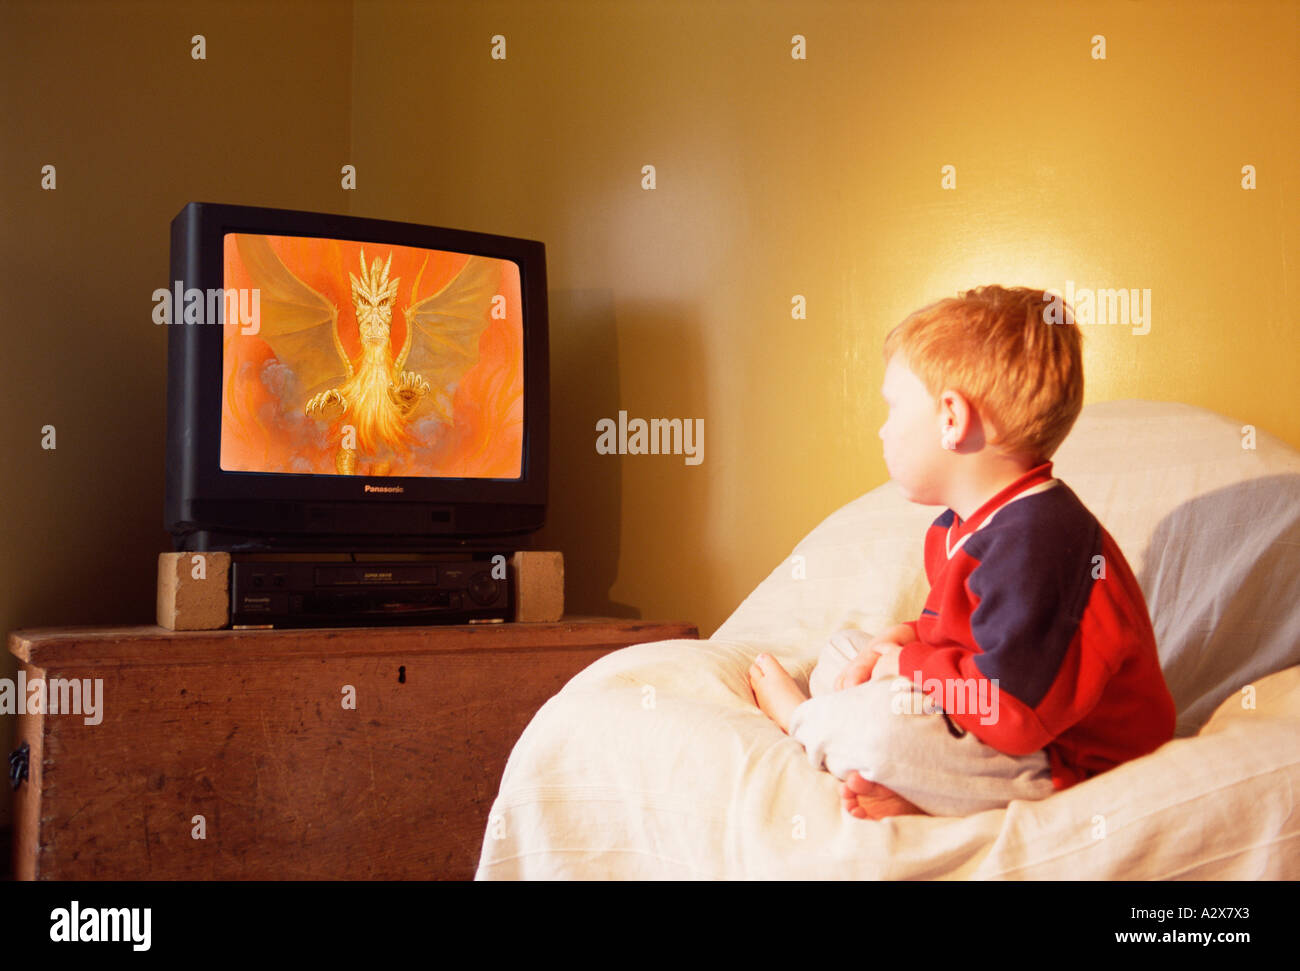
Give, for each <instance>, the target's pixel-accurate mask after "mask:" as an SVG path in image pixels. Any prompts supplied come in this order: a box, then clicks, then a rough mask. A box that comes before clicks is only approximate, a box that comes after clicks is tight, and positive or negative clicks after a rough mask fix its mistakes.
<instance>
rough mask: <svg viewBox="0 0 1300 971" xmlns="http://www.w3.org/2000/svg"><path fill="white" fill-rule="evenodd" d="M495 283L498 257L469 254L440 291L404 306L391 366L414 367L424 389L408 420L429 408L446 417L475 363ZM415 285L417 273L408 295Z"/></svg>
mask: <svg viewBox="0 0 1300 971" xmlns="http://www.w3.org/2000/svg"><path fill="white" fill-rule="evenodd" d="M423 272H424V270H423V268H422V269H421V270H420V273H421V274H422V273H423ZM500 282H501V266H500V263H499V262H498V261H496V260H490V259H487V258H485V257H482V256H471V257H470V258H469V259H468V260H467V261H466V262H465V265H464V266H463V267H461V269H460V272H459V273H457V274H456V275H455V276H454V277H452V278H451V279H450V280H449V281H447V284H446V285H445V286H444V287H443V288H442V289H441V290H439V291H438V292H437V293H434V294H432V295H430V296H428V297H425V298H424V299H422V300H420V301H419V302H415V303H412V304H411V305H410V306H409V307H407V308H406V341H405V343H404V346H403V347H402V353H401V354H400V355H399V356H398V358H397V370H398V372H401V371H402V370H403V369H406V370H409V371H414V372H415V373H416V374H418V375H420V376H421V377H422V378H424V379H425V380H426V381H428V382H429V387H430V393H429V394H428V395H426V396H425V397H424V399H423V401H421V403H420V404H419V406H417V408H416V409H415V411H414V412H413V413H412V415H411V417H412V419H417V418H419V417H421V415H422V414H423V413H426V412H430V411H432V412H436V413H437V414H438V416H439V417H440V418H442V419H443V420H445V421H450V419H451V414H450V410H451V394H452V392H453V391H454V390H455V387H456V384H457V383H458V382H459V381H460V379H461V378H462V377H463V376H464V374H465V372H466V371H468V370H469V369H470V368H471V367H473V366H474V365H475V364H476V363H478V341H479V337H480V336H481V335H482V334H483V331H484V330H486V329H487V325H488V310H489V309H490V308H491V306H492V298H493V297H495V296H496V295H497V292H498V288H499V285H500ZM418 285H419V276H418V275H417V277H416V283H415V284H414V285H413V286H412V288H411V291H412V296H414V292H415V287H416V286H418Z"/></svg>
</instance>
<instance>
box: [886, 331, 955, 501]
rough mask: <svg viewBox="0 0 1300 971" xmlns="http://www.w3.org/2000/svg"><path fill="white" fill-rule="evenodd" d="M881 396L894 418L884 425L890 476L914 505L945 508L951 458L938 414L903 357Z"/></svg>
mask: <svg viewBox="0 0 1300 971" xmlns="http://www.w3.org/2000/svg"><path fill="white" fill-rule="evenodd" d="M881 394H882V395H883V396H884V399H885V404H887V405H888V406H889V417H888V418H887V419H886V420H885V423H884V424H883V425H881V426H880V440H881V442H883V443H884V448H883V451H884V456H885V467H886V468H887V469H889V477H890V478H891V479H893V480H894V482H895V483H897V485H898V488H899V489H900V491H902V493H903V495H904V496H905V497H906V498H907V499H910V500H911V501H912V502H917V503H920V504H921V505H925V506H936V505H942V504H943V501H944V500H943V499H942V498H941V497H940V490H941V486H942V484H943V482H944V481H945V480H944V469H945V467H946V458H947V455H946V453H945V452H944V449H943V445H942V444H941V434H942V428H941V423H940V417H939V409H938V406H937V405H936V404H935V401H934V399H933V398H932V397H931V396H930V392H929V391H927V390H926V387H925V385H924V384H922V383H921V379H920V378H918V377H917V376H916V375H915V374H913V373H912V371H911V369H910V368H909V367H908V366H907V364H906V363H905V361H904V360H903V356H902V355H901V354H895V355H894V356H893V357H892V358H890V360H889V365H888V366H887V367H886V368H885V380H884V384H883V385H882V386H881Z"/></svg>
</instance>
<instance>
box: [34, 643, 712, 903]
mask: <svg viewBox="0 0 1300 971" xmlns="http://www.w3.org/2000/svg"><path fill="white" fill-rule="evenodd" d="M696 636H698V634H697V631H696V629H695V628H694V627H693V626H691V625H689V624H684V623H649V622H641V621H620V620H607V619H589V620H583V619H573V620H564V621H560V622H558V623H553V624H501V625H481V626H464V627H415V628H391V627H390V628H365V629H355V628H353V629H342V628H339V629H331V630H294V631H231V630H219V631H194V632H175V631H168V630H164V629H163V628H160V627H134V628H116V629H102V628H101V629H92V628H72V629H64V630H27V631H17V632H15V633H13V634H11V635H10V651H11V652H12V653H14V654H15V655H17V657H18V658H19V659H20V661H21V662H22V663H21V672H20V678H23V679H25V681H26V685H25V686H21V685H16V686H15V687H25V694H24V696H23V698H24V699H25V701H26V702H27V704H26V706H24V707H27V708H32V707H37V708H40V709H41V710H39V711H35V712H32V711H30V710H28V711H24V712H23V713H21V714H19V718H18V728H17V731H16V733H15V736H14V738H15V745H17V746H18V747H19V749H20V750H22V747H23V745H26V746H27V748H26V765H25V768H26V779H25V780H24V781H22V782H21V784H20V785H19V787H18V789H17V791H16V794H15V797H14V798H15V803H14V858H13V859H14V875H15V877H16V878H18V879H20V880H21V879H42V880H45V879H51V880H101V879H111V880H156V879H162V880H177V879H269V880H280V879H307V880H314V879H349V880H355V879H399V880H400V879H424V880H427V879H447V878H450V879H470V878H472V877H473V875H474V870H475V867H476V866H477V864H478V857H479V851H480V847H481V845H482V840H483V837H484V834H485V832H486V827H487V817H488V811H489V809H490V807H491V804H492V800H493V799H494V798H495V796H496V793H497V787H498V784H499V783H500V780H501V774H502V772H503V770H504V769H505V763H506V758H507V757H508V755H509V753H510V750H511V748H512V747H513V745H514V743H515V741H516V740H517V739H518V737H519V735H520V733H521V732H522V731H523V729H524V727H525V726H526V725H527V723H528V721H529V720H530V719H531V718H532V716H533V714H534V713H535V712H536V711H537V709H538V708H539V707H540V706H541V705H542V704H543V703H544V702H545V701H546V700H547V699H548V698H549V697H551V696H552V695H553V694H555V693H556V692H557V691H559V690H560V688H561V687H563V685H564V684H565V682H566V681H568V680H569V678H571V677H572V676H573V675H574V674H576V673H577V672H578V671H580V670H581V669H582V668H584V667H586V666H587V665H588V664H590V663H591V662H593V661H595V660H596V659H597V658H599V657H600V656H602V655H604V654H606V653H608V652H610V651H613V650H616V649H618V648H622V647H626V646H628V645H631V644H636V643H641V642H645V641H656V640H668V639H672V638H695V637H696ZM34 679H41V680H42V681H43V682H44V687H42V688H37V687H35V686H34ZM56 679H57V680H56ZM73 679H75V680H77V681H78V682H80V686H79V687H80V688H82V689H86V690H85V693H84V696H83V697H74V695H78V694H80V692H79V691H73V689H72V685H71V682H72V680H73ZM97 693H98V698H99V703H98V705H96V701H95V698H96V694H97ZM36 695H44V696H46V697H44V700H43V702H42V703H41V704H39V705H38V704H34V703H33V701H32V699H33V697H34V696H36ZM78 705H79V706H80V709H79V713H78V712H76V711H67V709H77V708H78ZM54 708H58V709H59V711H58V713H54V712H53V711H52V709H54ZM96 708H97V711H96V710H95V709H96ZM575 730H580V726H575ZM22 770H23V764H22V758H21V757H20V758H19V759H18V760H17V771H19V772H21V771H22Z"/></svg>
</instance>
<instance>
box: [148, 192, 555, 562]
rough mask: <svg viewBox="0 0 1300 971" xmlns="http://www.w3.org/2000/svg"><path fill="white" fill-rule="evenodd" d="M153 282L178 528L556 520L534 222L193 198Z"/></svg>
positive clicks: (296, 539)
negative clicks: (163, 271) (162, 338)
mask: <svg viewBox="0 0 1300 971" xmlns="http://www.w3.org/2000/svg"><path fill="white" fill-rule="evenodd" d="M154 302H155V309H154V320H155V322H156V323H158V324H165V325H167V328H168V351H167V361H168V364H167V463H166V464H167V467H166V498H165V505H166V512H165V526H166V529H167V530H168V532H170V533H171V535H172V538H173V543H174V546H175V548H176V549H177V550H180V551H189V550H194V551H204V550H228V551H248V552H311V551H332V552H364V551H386V552H387V551H410V552H443V551H455V550H472V549H476V548H477V549H483V548H488V547H494V548H526V545H527V544H526V542H525V539H526V537H527V535H528V534H529V533H532V532H534V531H536V530H537V529H539V528H540V527H541V526H542V524H543V522H544V520H545V515H546V499H547V445H548V417H549V400H548V394H549V383H548V354H547V291H546V256H545V247H544V246H543V244H542V243H540V242H536V241H533V240H526V239H517V238H513V237H507V236H496V235H489V234H485V233H479V232H470V231H465V230H457V229H445V228H438V227H434V226H423V225H416V224H412V223H403V222H392V221H387V220H378V219H367V218H360V217H355V216H342V215H333V214H327V213H313V212H296V211H291V210H282V209H265V208H254V207H249V206H231V205H216V204H210V203H200V202H192V203H190V204H189V205H187V206H185V208H184V209H183V210H181V212H180V214H179V215H177V216H176V218H175V219H174V220H173V221H172V225H171V278H170V286H169V288H168V289H167V290H166V291H163V290H159V291H156V292H155V294H154Z"/></svg>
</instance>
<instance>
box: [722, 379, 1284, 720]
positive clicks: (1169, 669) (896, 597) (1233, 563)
mask: <svg viewBox="0 0 1300 971" xmlns="http://www.w3.org/2000/svg"><path fill="white" fill-rule="evenodd" d="M1244 440H1245V436H1244V435H1243V432H1242V423H1241V422H1237V421H1233V420H1230V419H1228V418H1225V417H1223V416H1221V415H1217V414H1215V413H1213V412H1210V411H1206V410H1204V409H1202V408H1196V407H1193V406H1191V405H1184V404H1177V403H1173V402H1156V401H1133V400H1130V401H1108V402H1099V403H1097V404H1092V405H1088V406H1087V407H1086V408H1084V409H1083V413H1082V414H1081V415H1080V416H1079V420H1078V422H1077V423H1076V424H1075V427H1074V429H1073V430H1072V431H1071V433H1070V436H1069V438H1068V439H1067V440H1066V441H1065V442H1064V444H1062V446H1061V448H1060V450H1059V451H1058V452H1057V453H1056V455H1055V456H1054V457H1053V462H1054V468H1053V472H1054V474H1055V475H1056V476H1057V477H1058V478H1060V479H1061V480H1063V481H1064V482H1065V483H1066V485H1068V486H1069V487H1070V488H1071V489H1073V490H1074V491H1075V493H1076V494H1078V496H1079V498H1080V499H1081V500H1083V502H1084V504H1085V505H1086V506H1087V507H1088V508H1089V509H1090V510H1091V511H1092V512H1093V514H1094V515H1095V516H1096V517H1097V518H1098V519H1099V520H1100V521H1101V524H1102V526H1104V527H1105V528H1106V529H1107V530H1108V531H1109V532H1110V534H1111V535H1112V536H1113V537H1114V538H1115V541H1116V542H1117V543H1118V544H1119V547H1120V549H1121V550H1122V551H1123V553H1124V556H1125V558H1126V559H1127V560H1128V561H1129V564H1130V565H1131V566H1132V567H1133V572H1134V574H1135V575H1136V576H1137V578H1138V582H1139V584H1140V585H1141V587H1142V591H1143V593H1144V595H1145V596H1146V600H1147V607H1148V610H1149V611H1150V613H1151V619H1152V625H1153V627H1154V628H1155V633H1156V644H1157V646H1158V649H1159V651H1160V659H1161V665H1162V667H1163V669H1164V672H1165V680H1166V681H1167V682H1168V684H1169V689H1170V691H1171V692H1172V694H1173V696H1174V702H1175V704H1176V706H1177V709H1178V727H1177V730H1176V732H1177V734H1178V735H1179V736H1186V735H1194V734H1196V732H1197V731H1199V730H1200V727H1201V726H1202V725H1203V724H1204V723H1205V721H1206V720H1208V719H1209V717H1210V715H1211V714H1213V712H1214V710H1215V709H1216V708H1217V707H1218V706H1219V704H1220V703H1221V702H1222V701H1223V700H1224V699H1225V698H1227V697H1228V696H1229V695H1230V694H1232V693H1234V692H1236V691H1238V690H1240V689H1242V688H1243V686H1245V685H1248V684H1250V683H1252V682H1253V681H1254V680H1256V679H1258V678H1261V677H1263V676H1265V675H1268V674H1271V673H1273V672H1275V671H1279V670H1281V669H1282V668H1285V667H1288V666H1290V665H1294V664H1300V453H1298V452H1296V451H1295V450H1294V449H1292V448H1291V447H1290V446H1288V445H1286V444H1285V443H1283V442H1281V441H1280V440H1279V439H1276V438H1274V437H1272V436H1270V435H1268V434H1266V433H1264V432H1259V431H1257V432H1256V433H1255V441H1254V448H1243V441H1244ZM940 512H942V510H941V509H939V508H938V507H935V506H917V505H914V504H912V503H909V502H907V501H906V500H905V499H903V498H902V496H901V495H900V494H899V493H898V491H897V490H896V489H895V487H894V486H893V484H892V483H886V484H885V485H882V486H880V487H879V488H877V489H874V490H872V491H871V492H869V493H867V494H866V495H864V496H862V497H860V498H858V499H855V500H854V501H853V502H850V503H848V504H847V505H845V506H843V507H842V508H840V509H839V510H837V511H836V512H834V513H832V514H831V515H830V516H829V517H827V518H826V520H825V521H823V522H822V523H821V524H820V525H819V526H817V528H816V529H814V530H813V531H812V532H811V533H809V534H808V535H807V536H806V537H805V538H804V539H803V540H802V541H801V542H800V543H799V545H798V546H796V547H795V549H794V551H793V553H792V554H791V556H790V558H789V559H787V560H785V561H784V562H782V563H781V564H780V565H778V566H777V568H776V569H775V570H773V571H772V573H771V575H769V576H768V578H767V579H766V580H764V581H763V582H762V583H761V584H759V586H758V587H757V588H756V589H755V590H754V592H753V593H752V594H750V595H749V597H747V598H746V599H745V601H744V603H742V604H741V605H740V606H739V607H738V608H737V609H736V611H735V612H734V613H733V614H732V615H731V616H730V617H729V618H728V619H727V620H726V621H725V622H724V623H723V624H722V626H721V627H719V628H718V630H717V631H716V632H715V633H714V635H713V639H714V640H726V641H737V642H741V643H746V644H751V645H754V646H755V647H758V646H763V647H765V648H767V649H774V652H775V653H778V656H779V655H785V656H787V657H791V658H793V659H794V660H796V662H798V661H802V662H803V664H804V667H803V670H802V671H801V673H802V674H804V675H806V673H807V669H808V668H809V667H811V664H812V663H813V662H815V660H816V657H817V655H818V653H819V652H820V649H821V645H822V643H823V642H824V641H825V639H826V638H827V637H828V636H830V634H832V633H833V632H834V631H836V630H839V629H841V628H843V627H859V628H861V629H863V630H867V631H871V632H877V631H880V630H883V629H884V628H885V627H887V626H889V625H890V624H894V623H898V622H900V621H904V620H914V619H915V618H916V617H917V615H918V614H919V613H920V610H921V606H922V604H923V603H924V600H925V595H926V593H927V591H928V585H927V582H926V579H925V571H924V566H923V564H922V560H921V552H922V543H923V539H924V534H925V530H926V527H927V526H928V525H929V524H930V523H931V522H932V521H933V520H934V519H935V518H936V517H937V516H938V514H939V513H940Z"/></svg>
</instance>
